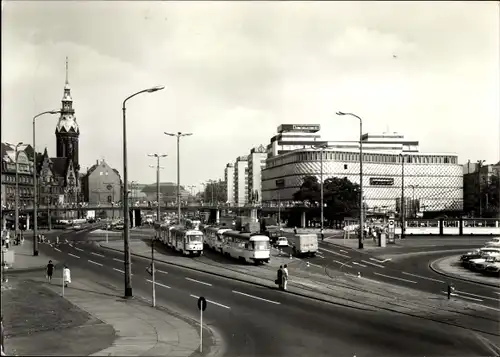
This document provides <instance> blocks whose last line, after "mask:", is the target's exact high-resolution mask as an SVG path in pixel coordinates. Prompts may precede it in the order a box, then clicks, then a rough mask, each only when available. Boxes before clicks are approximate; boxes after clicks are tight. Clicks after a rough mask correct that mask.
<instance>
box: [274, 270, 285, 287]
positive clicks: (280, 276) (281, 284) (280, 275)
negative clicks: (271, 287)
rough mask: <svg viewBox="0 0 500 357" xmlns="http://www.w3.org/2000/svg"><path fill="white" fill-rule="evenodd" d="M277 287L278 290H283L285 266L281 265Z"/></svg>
mask: <svg viewBox="0 0 500 357" xmlns="http://www.w3.org/2000/svg"><path fill="white" fill-rule="evenodd" d="M275 283H276V285H278V288H279V289H280V290H283V266H282V265H280V268H279V269H278V278H277V279H276V281H275Z"/></svg>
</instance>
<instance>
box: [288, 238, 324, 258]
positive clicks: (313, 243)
mask: <svg viewBox="0 0 500 357" xmlns="http://www.w3.org/2000/svg"><path fill="white" fill-rule="evenodd" d="M288 241H289V242H290V245H291V247H292V250H293V254H294V255H310V256H312V257H314V256H315V255H316V252H317V251H318V235H317V234H296V235H294V236H293V237H291V238H289V239H288Z"/></svg>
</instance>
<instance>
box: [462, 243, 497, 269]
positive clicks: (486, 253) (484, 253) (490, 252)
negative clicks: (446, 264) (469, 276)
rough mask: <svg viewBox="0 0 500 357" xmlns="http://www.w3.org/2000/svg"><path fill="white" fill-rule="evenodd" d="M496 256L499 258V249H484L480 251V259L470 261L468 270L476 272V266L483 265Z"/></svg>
mask: <svg viewBox="0 0 500 357" xmlns="http://www.w3.org/2000/svg"><path fill="white" fill-rule="evenodd" d="M498 256H500V248H484V249H482V250H481V257H479V258H476V259H470V260H469V261H468V265H467V267H468V268H469V269H472V270H476V264H479V263H484V262H485V261H486V259H488V258H490V257H498Z"/></svg>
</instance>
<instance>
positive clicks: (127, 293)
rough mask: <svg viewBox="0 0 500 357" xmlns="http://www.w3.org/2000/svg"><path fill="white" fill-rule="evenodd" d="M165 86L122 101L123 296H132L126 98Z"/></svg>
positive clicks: (142, 91) (145, 90) (144, 90)
mask: <svg viewBox="0 0 500 357" xmlns="http://www.w3.org/2000/svg"><path fill="white" fill-rule="evenodd" d="M164 88H165V86H156V87H152V88H149V89H143V90H141V91H139V92H136V93H134V94H132V95H131V96H128V97H127V98H125V100H124V101H123V105H122V111H123V226H124V227H123V245H124V249H123V250H124V252H123V253H124V255H125V259H124V261H125V297H131V296H132V271H131V269H130V263H131V256H130V244H129V243H130V242H129V235H130V226H129V220H128V214H129V212H128V175H127V115H126V112H127V109H126V104H127V100H129V99H131V98H133V97H135V96H136V95H139V94H142V93H153V92H156V91H159V90H162V89H164Z"/></svg>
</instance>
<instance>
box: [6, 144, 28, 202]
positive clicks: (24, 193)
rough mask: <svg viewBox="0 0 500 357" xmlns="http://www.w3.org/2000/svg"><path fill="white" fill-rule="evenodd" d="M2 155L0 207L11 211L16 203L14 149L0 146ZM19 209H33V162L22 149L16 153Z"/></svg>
mask: <svg viewBox="0 0 500 357" xmlns="http://www.w3.org/2000/svg"><path fill="white" fill-rule="evenodd" d="M1 146H2V147H1V155H2V182H1V186H2V198H1V200H2V207H3V208H6V209H12V208H14V207H15V202H16V151H15V147H12V146H10V145H8V144H4V143H2V144H1ZM17 172H18V175H17V176H18V187H19V208H21V209H22V208H23V207H33V161H32V160H30V159H29V156H28V154H27V153H26V151H25V150H24V147H22V146H21V147H19V148H18V151H17Z"/></svg>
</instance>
